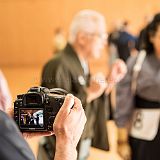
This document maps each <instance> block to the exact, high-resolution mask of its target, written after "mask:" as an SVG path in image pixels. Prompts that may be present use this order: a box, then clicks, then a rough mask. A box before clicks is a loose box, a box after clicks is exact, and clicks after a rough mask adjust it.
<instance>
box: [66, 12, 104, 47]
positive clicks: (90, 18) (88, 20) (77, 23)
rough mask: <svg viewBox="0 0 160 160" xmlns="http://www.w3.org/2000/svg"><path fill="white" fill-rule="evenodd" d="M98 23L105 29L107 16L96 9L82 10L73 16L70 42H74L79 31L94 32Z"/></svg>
mask: <svg viewBox="0 0 160 160" xmlns="http://www.w3.org/2000/svg"><path fill="white" fill-rule="evenodd" d="M97 25H98V26H99V27H101V28H102V29H103V30H105V29H106V28H105V27H106V26H105V18H104V16H103V15H102V14H100V13H99V12H97V11H94V10H88V9H86V10H82V11H80V12H78V13H77V14H76V15H75V17H74V18H73V20H72V22H71V25H70V31H69V43H70V44H73V43H74V42H75V40H76V36H77V33H78V32H79V31H83V32H86V33H94V32H95V30H96V28H97Z"/></svg>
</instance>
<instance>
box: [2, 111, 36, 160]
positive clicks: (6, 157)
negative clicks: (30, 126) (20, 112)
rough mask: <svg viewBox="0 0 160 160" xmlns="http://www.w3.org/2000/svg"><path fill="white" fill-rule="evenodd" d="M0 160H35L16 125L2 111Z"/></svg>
mask: <svg viewBox="0 0 160 160" xmlns="http://www.w3.org/2000/svg"><path fill="white" fill-rule="evenodd" d="M0 159H1V160H35V157H34V155H33V153H32V151H31V149H30V147H29V145H28V144H27V142H26V141H25V140H24V139H23V137H22V135H21V133H20V131H19V130H18V128H17V126H16V124H15V123H14V122H13V120H12V119H10V118H9V117H8V116H7V115H6V114H5V113H4V112H2V111H0Z"/></svg>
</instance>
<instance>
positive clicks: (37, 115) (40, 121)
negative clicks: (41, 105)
mask: <svg viewBox="0 0 160 160" xmlns="http://www.w3.org/2000/svg"><path fill="white" fill-rule="evenodd" d="M20 126H21V127H22V128H28V127H34V128H43V127H44V117H43V109H30V110H28V109H20Z"/></svg>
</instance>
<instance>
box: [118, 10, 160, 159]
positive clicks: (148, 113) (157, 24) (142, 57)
mask: <svg viewBox="0 0 160 160" xmlns="http://www.w3.org/2000/svg"><path fill="white" fill-rule="evenodd" d="M143 44H144V46H143V50H142V51H140V53H139V55H138V56H137V57H131V58H130V59H129V60H128V63H127V66H128V72H127V75H126V76H125V78H124V79H123V80H122V81H121V82H120V83H119V85H118V87H117V108H116V111H115V120H116V124H117V126H118V152H119V154H120V155H121V156H122V157H123V159H124V160H129V159H131V160H159V159H160V152H159V148H160V13H158V14H156V15H155V17H154V18H153V20H152V21H151V22H150V23H149V24H148V25H147V27H146V28H145V35H144V40H143Z"/></svg>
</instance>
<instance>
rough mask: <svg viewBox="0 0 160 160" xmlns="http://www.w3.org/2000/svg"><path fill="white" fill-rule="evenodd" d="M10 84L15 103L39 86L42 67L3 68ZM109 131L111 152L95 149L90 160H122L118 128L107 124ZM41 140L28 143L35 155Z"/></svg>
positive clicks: (35, 139)
mask: <svg viewBox="0 0 160 160" xmlns="http://www.w3.org/2000/svg"><path fill="white" fill-rule="evenodd" d="M2 71H3V73H4V74H5V76H6V78H7V80H8V84H9V87H10V90H11V93H12V96H13V101H14V100H15V98H16V95H17V94H21V93H25V92H27V90H28V89H29V88H30V87H31V86H37V85H39V82H40V75H41V67H27V68H26V67H21V68H19V67H3V68H2ZM107 127H108V131H109V141H110V148H111V151H109V152H105V151H101V150H98V149H95V148H91V152H90V157H89V158H88V160H120V157H119V156H118V154H117V153H116V128H115V125H114V123H113V122H112V121H111V122H108V123H107ZM38 140H39V138H33V139H30V140H29V141H28V143H29V144H30V146H31V148H32V150H33V152H34V154H35V155H36V154H37V146H38Z"/></svg>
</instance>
